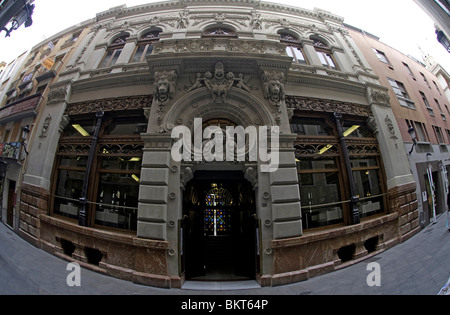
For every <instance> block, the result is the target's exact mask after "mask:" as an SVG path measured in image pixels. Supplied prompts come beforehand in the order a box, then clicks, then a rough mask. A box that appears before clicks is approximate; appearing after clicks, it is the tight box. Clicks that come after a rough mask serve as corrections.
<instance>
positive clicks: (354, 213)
mask: <svg viewBox="0 0 450 315" xmlns="http://www.w3.org/2000/svg"><path fill="white" fill-rule="evenodd" d="M334 119H335V122H336V129H337V132H338V136H339V141H340V144H341V150H342V155H343V156H344V162H345V168H346V169H347V178H348V183H349V186H350V187H349V188H350V195H351V196H350V199H351V217H352V224H359V222H360V215H359V209H358V199H359V198H358V197H357V196H356V188H355V180H354V178H353V172H352V166H351V163H350V156H349V154H348V150H347V143H346V141H345V136H344V130H343V128H342V114H341V113H334Z"/></svg>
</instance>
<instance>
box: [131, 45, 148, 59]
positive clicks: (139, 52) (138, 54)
mask: <svg viewBox="0 0 450 315" xmlns="http://www.w3.org/2000/svg"><path fill="white" fill-rule="evenodd" d="M144 50H145V46H139V47H138V49H137V50H136V53H135V54H134V57H133V60H132V61H131V62H138V61H141V57H142V54H143V53H144Z"/></svg>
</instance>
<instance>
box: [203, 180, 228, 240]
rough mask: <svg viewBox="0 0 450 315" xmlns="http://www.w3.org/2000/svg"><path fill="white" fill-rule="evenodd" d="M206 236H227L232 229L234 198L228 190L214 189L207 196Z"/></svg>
mask: <svg viewBox="0 0 450 315" xmlns="http://www.w3.org/2000/svg"><path fill="white" fill-rule="evenodd" d="M205 205H206V209H205V217H204V218H205V219H204V220H205V222H204V223H205V234H206V235H210V236H218V235H226V234H227V233H228V232H229V231H230V229H231V210H230V208H229V207H230V206H231V205H233V198H232V196H231V194H230V193H229V191H228V190H226V189H224V188H218V187H214V188H212V189H211V190H210V191H209V192H208V193H207V194H206V196H205Z"/></svg>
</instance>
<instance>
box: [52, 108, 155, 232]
mask: <svg viewBox="0 0 450 315" xmlns="http://www.w3.org/2000/svg"><path fill="white" fill-rule="evenodd" d="M94 120H95V114H93V113H92V114H82V115H76V116H72V117H71V123H70V125H68V126H66V129H68V128H72V125H73V124H79V125H83V126H91V125H93V123H92V122H93V121H94ZM136 121H138V122H139V121H141V122H146V118H145V116H144V115H143V113H141V112H140V111H134V110H133V111H123V112H120V111H118V112H114V111H113V112H110V113H107V114H105V117H104V119H103V120H102V125H101V128H100V131H99V135H98V142H97V146H96V147H95V154H94V158H93V162H92V165H91V169H92V172H91V174H90V178H89V179H88V181H89V186H88V187H89V190H88V192H87V200H89V201H90V202H89V203H88V205H87V207H88V213H89V216H88V218H87V222H88V226H90V227H93V228H99V229H106V230H114V231H120V232H123V233H131V234H135V233H136V231H137V205H138V196H136V199H135V200H134V201H135V203H136V207H128V206H123V205H108V204H104V205H103V206H106V207H110V208H114V209H116V210H117V209H119V210H120V209H122V210H124V211H123V213H121V214H126V211H128V210H129V211H131V214H130V217H129V218H130V219H129V222H130V224H129V225H128V226H126V227H124V226H120V225H119V223H120V222H119V221H118V222H117V225H114V224H111V225H110V226H107V225H103V224H100V223H98V222H96V217H97V208H98V207H99V205H100V203H99V202H98V201H99V197H98V193H99V184H100V182H101V177H102V175H104V174H113V175H119V176H129V177H132V175H136V176H137V178H134V180H135V181H136V182H137V183H136V184H135V185H136V186H138V188H137V192H139V185H140V174H141V169H142V158H143V148H144V142H143V140H142V138H141V134H140V132H139V130H138V129H136V132H133V134H121V135H117V134H112V135H107V134H105V130H106V128H108V126H111V123H112V122H119V123H120V124H121V123H125V124H128V123H130V122H133V123H136ZM138 126H139V124H138V123H136V127H138ZM91 141H92V134H91V133H89V135H87V136H82V135H81V134H76V133H73V132H69V133H67V132H65V131H64V132H63V134H62V136H61V138H60V140H59V143H58V150H57V153H56V155H57V157H56V159H55V166H54V171H53V175H52V185H51V189H52V197H51V200H50V209H51V210H50V214H51V215H54V216H57V217H60V218H64V219H68V220H71V221H78V215H79V214H78V215H77V216H72V217H67V216H64V215H62V214H61V213H60V212H61V211H59V210H58V211H55V210H56V209H55V205H56V203H57V201H56V199H57V198H62V199H64V198H65V197H64V196H58V194H57V191H58V185H60V184H61V183H59V176H60V171H61V170H71V171H83V170H85V169H86V168H85V167H83V168H77V167H73V166H68V167H67V166H64V165H61V161H62V159H63V158H64V157H71V158H78V157H80V156H81V157H84V158H87V157H88V155H89V152H90V150H91V147H90V145H91ZM65 148H67V149H65ZM109 148H110V149H109ZM80 150H81V151H80ZM80 152H82V153H80ZM106 157H111V158H113V159H115V158H117V159H121V158H123V159H128V162H126V163H127V165H128V163H131V159H132V158H138V159H139V161H136V163H137V164H139V163H140V166H138V167H136V166H135V167H134V168H132V169H128V168H125V169H123V168H120V167H121V166H120V165H119V168H116V167H115V166H114V167H111V168H108V167H105V165H104V164H102V162H103V161H104V159H105V158H106ZM137 164H136V165H137ZM138 180H139V181H138ZM131 183H133V184H134V182H131ZM73 203H74V204H75V205H77V207H78V208H79V203H77V200H73ZM131 208H134V209H131ZM78 213H79V212H78ZM117 217H118V218H119V216H117ZM131 223H132V225H131Z"/></svg>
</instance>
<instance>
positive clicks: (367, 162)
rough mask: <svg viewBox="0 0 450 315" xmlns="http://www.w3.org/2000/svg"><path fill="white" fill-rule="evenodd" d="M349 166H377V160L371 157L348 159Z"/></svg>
mask: <svg viewBox="0 0 450 315" xmlns="http://www.w3.org/2000/svg"><path fill="white" fill-rule="evenodd" d="M350 164H351V166H352V168H356V167H372V166H378V163H377V159H376V158H371V157H369V158H357V157H350Z"/></svg>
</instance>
